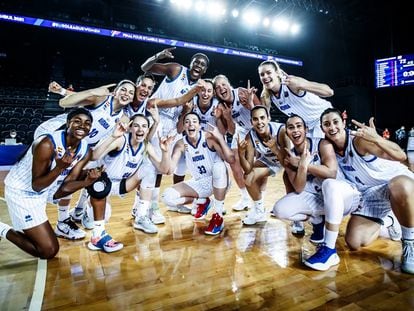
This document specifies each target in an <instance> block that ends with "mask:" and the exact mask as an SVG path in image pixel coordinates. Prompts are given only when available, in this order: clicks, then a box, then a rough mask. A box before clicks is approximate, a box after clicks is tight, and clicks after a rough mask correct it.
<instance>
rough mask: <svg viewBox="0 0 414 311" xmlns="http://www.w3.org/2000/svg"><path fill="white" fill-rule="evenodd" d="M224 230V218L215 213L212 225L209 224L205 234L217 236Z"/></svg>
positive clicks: (211, 221)
mask: <svg viewBox="0 0 414 311" xmlns="http://www.w3.org/2000/svg"><path fill="white" fill-rule="evenodd" d="M223 229H224V224H223V217H221V216H220V215H219V214H218V213H215V214H213V217H212V218H211V220H210V223H209V224H208V227H207V229H206V231H204V233H205V234H208V235H217V234H220V232H221V231H223Z"/></svg>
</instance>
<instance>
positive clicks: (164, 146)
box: [157, 133, 175, 152]
mask: <svg viewBox="0 0 414 311" xmlns="http://www.w3.org/2000/svg"><path fill="white" fill-rule="evenodd" d="M157 134H158V141H159V145H160V148H161V150H162V151H164V152H168V150H169V149H170V146H171V144H172V142H173V141H174V139H175V135H172V136H166V137H160V134H159V133H157Z"/></svg>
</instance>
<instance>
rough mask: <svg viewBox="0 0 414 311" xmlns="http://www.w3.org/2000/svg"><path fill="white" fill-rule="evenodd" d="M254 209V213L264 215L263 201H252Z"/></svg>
mask: <svg viewBox="0 0 414 311" xmlns="http://www.w3.org/2000/svg"><path fill="white" fill-rule="evenodd" d="M254 208H255V209H256V212H259V213H264V212H265V208H264V205H263V199H260V200H257V201H254Z"/></svg>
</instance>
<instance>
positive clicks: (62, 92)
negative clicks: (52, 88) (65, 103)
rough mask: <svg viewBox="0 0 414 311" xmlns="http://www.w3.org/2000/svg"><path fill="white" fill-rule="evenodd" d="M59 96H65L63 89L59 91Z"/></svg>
mask: <svg viewBox="0 0 414 311" xmlns="http://www.w3.org/2000/svg"><path fill="white" fill-rule="evenodd" d="M59 94H60V95H62V96H66V89H64V88H63V87H62V88H61V89H60V91H59Z"/></svg>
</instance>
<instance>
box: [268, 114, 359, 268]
mask: <svg viewBox="0 0 414 311" xmlns="http://www.w3.org/2000/svg"><path fill="white" fill-rule="evenodd" d="M286 133H287V136H288V137H289V138H290V140H291V141H292V143H293V149H292V152H289V153H288V154H287V155H286V158H285V161H284V162H285V170H286V174H287V176H288V178H289V181H290V183H291V184H292V186H293V187H294V189H295V192H291V193H288V194H287V195H285V196H284V197H283V198H281V199H280V200H278V201H277V202H276V204H275V205H274V208H273V213H274V214H275V216H276V217H278V218H280V219H289V220H300V221H304V220H307V219H309V218H310V220H311V223H312V226H313V233H312V235H311V236H310V240H311V242H313V243H325V245H323V246H322V247H320V248H319V249H318V251H317V252H316V253H315V254H314V255H312V256H311V257H310V258H308V259H307V260H306V261H305V264H306V265H307V266H309V267H311V268H313V269H316V270H327V269H329V268H330V267H331V266H334V265H337V264H339V257H338V255H337V253H336V248H335V243H336V239H337V237H338V232H339V225H340V224H341V222H342V219H343V217H344V216H345V215H348V214H350V213H351V212H352V211H355V210H356V209H357V208H358V204H359V202H360V193H359V192H358V191H357V190H356V187H353V186H352V185H351V183H349V182H346V181H345V177H344V176H343V174H342V172H341V170H338V163H337V162H336V157H335V152H334V149H333V146H332V144H331V143H330V142H328V141H327V140H325V139H321V138H318V137H313V138H310V137H307V136H306V134H307V127H306V123H305V121H304V120H303V119H302V118H301V117H300V116H297V115H292V116H291V117H289V118H288V119H287V120H286ZM322 215H325V218H326V222H324V221H323V219H322ZM326 248H328V249H329V250H331V251H330V253H329V256H325V257H324V258H321V257H320V254H321V253H322V252H323V251H324V250H326Z"/></svg>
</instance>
